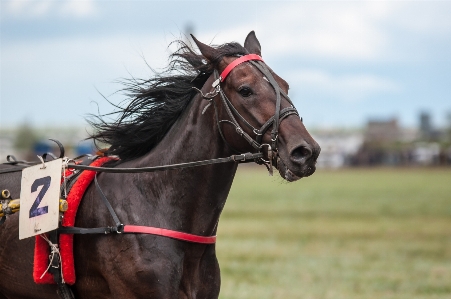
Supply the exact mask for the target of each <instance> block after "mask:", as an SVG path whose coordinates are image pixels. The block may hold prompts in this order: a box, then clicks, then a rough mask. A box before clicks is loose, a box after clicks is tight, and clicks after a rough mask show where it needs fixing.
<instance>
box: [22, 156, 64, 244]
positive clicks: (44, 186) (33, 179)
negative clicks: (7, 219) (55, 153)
mask: <svg viewBox="0 0 451 299" xmlns="http://www.w3.org/2000/svg"><path fill="white" fill-rule="evenodd" d="M61 171H62V159H57V160H53V161H50V162H46V163H45V168H43V166H42V163H41V164H39V165H36V166H32V167H28V168H25V169H23V170H22V183H21V190H20V212H19V239H20V240H22V239H25V238H28V237H32V236H35V235H40V234H42V233H46V232H49V231H52V230H55V229H57V228H58V217H59V197H60V185H61V184H60V182H61Z"/></svg>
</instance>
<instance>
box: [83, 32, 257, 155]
mask: <svg viewBox="0 0 451 299" xmlns="http://www.w3.org/2000/svg"><path fill="white" fill-rule="evenodd" d="M175 43H176V44H178V49H177V51H175V52H174V53H173V54H171V56H170V62H169V66H168V67H167V68H166V69H165V70H164V71H163V72H160V73H157V72H155V71H154V76H153V77H152V78H150V79H136V78H132V79H125V80H123V83H124V85H125V87H124V89H123V90H122V91H123V92H124V93H125V95H126V97H127V98H126V99H125V100H124V101H122V102H121V103H120V104H118V105H115V104H113V103H111V104H112V105H113V106H114V107H115V108H116V109H117V110H116V111H114V112H112V113H108V114H101V115H91V117H92V118H91V120H88V122H89V123H90V124H91V125H92V127H93V128H94V133H93V134H92V135H91V136H90V137H89V138H88V139H92V140H94V142H95V143H96V144H97V142H101V143H106V144H109V145H110V148H109V149H108V151H107V154H109V155H117V156H119V157H120V158H121V160H122V161H127V160H132V159H135V158H138V157H140V156H142V155H144V154H146V153H148V152H149V151H150V150H152V149H153V148H154V147H155V146H156V145H157V144H158V143H159V142H160V141H161V140H162V139H163V138H164V136H165V135H166V133H167V132H168V131H169V129H170V128H171V127H172V125H173V124H174V123H175V121H176V120H177V119H178V118H179V116H180V114H181V113H182V112H183V111H184V109H185V108H186V106H187V105H188V103H189V102H190V100H191V99H192V98H193V97H194V96H195V95H196V91H195V90H194V89H193V88H192V87H197V88H201V87H202V86H203V85H204V83H205V81H206V80H207V79H208V77H209V76H210V75H211V73H212V72H213V70H214V68H215V66H216V65H217V64H218V63H219V62H220V61H221V59H222V58H223V57H224V56H235V55H245V54H247V53H248V51H247V50H246V49H245V48H244V47H242V46H241V45H240V44H238V43H226V44H223V45H220V46H216V47H215V48H216V49H217V50H218V53H219V54H218V56H217V57H215V59H213V60H212V61H207V60H206V59H205V57H204V56H202V55H200V54H197V53H196V52H194V51H193V50H192V49H191V47H190V46H189V45H187V44H186V43H184V42H183V41H176V42H175ZM110 115H117V118H116V120H114V121H112V122H109V121H106V120H105V119H104V117H105V116H110Z"/></svg>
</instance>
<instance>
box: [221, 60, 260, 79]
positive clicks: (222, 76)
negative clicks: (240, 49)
mask: <svg viewBox="0 0 451 299" xmlns="http://www.w3.org/2000/svg"><path fill="white" fill-rule="evenodd" d="M249 60H260V61H263V59H262V58H261V57H260V56H259V55H257V54H248V55H244V56H241V57H240V58H238V59H235V60H234V61H232V63H230V64H229V65H228V66H227V67H226V68H225V69H224V70H223V71H222V73H221V76H220V77H221V82H223V81H224V80H225V78H226V77H227V75H228V74H229V73H230V72H231V71H232V70H233V69H234V68H235V67H236V66H237V65H239V64H241V63H243V62H246V61H249Z"/></svg>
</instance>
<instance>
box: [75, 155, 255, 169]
mask: <svg viewBox="0 0 451 299" xmlns="http://www.w3.org/2000/svg"><path fill="white" fill-rule="evenodd" d="M262 157H263V154H262V153H254V154H252V153H245V154H241V155H232V156H230V157H227V158H218V159H211V160H202V161H196V162H187V163H179V164H171V165H161V166H153V167H138V168H109V167H93V166H85V165H74V164H69V165H68V166H67V168H71V169H82V170H94V171H97V172H109V173H141V172H154V171H163V170H172V169H180V168H187V167H196V166H203V165H211V164H219V163H227V162H238V163H245V162H253V161H254V160H256V159H260V158H262Z"/></svg>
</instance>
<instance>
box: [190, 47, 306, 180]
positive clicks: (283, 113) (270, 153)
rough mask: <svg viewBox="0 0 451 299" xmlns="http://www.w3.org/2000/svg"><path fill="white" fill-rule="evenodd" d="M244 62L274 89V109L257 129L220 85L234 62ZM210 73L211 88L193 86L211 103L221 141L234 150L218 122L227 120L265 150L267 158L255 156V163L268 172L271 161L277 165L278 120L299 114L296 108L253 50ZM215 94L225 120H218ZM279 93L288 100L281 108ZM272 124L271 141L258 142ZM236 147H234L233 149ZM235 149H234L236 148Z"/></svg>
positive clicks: (259, 149) (242, 135) (238, 131)
mask: <svg viewBox="0 0 451 299" xmlns="http://www.w3.org/2000/svg"><path fill="white" fill-rule="evenodd" d="M244 62H250V63H251V64H252V65H253V66H255V67H256V68H257V69H258V70H259V71H260V72H261V73H262V74H263V79H265V80H266V81H268V83H269V84H270V85H271V86H272V88H273V89H274V91H275V93H276V110H275V113H274V115H273V116H272V117H270V118H269V119H268V120H267V121H266V122H265V123H264V124H263V125H262V126H261V127H260V129H257V128H255V127H254V126H252V125H251V124H250V123H249V122H248V121H247V120H246V119H245V118H244V117H243V116H242V115H241V114H240V113H239V112H238V110H237V109H236V108H235V107H234V106H233V104H232V103H231V102H230V100H229V99H228V97H227V95H226V94H225V92H224V90H223V89H222V88H221V83H223V82H224V81H225V79H226V78H227V76H228V75H229V74H230V72H232V70H233V69H234V68H235V67H237V66H238V65H240V64H242V63H244ZM214 77H215V81H214V82H213V84H212V88H213V89H212V90H211V91H210V92H208V93H206V94H203V93H202V91H200V90H199V89H197V88H195V89H196V90H197V91H198V92H199V93H200V94H201V96H202V98H203V99H205V100H207V101H210V104H211V103H213V104H214V107H215V114H216V121H217V126H218V130H219V133H220V135H221V137H222V139H223V140H224V142H225V143H226V144H227V145H228V146H229V147H230V148H232V149H233V150H235V149H234V148H233V147H232V146H231V145H230V144H229V142H227V140H226V138H225V136H224V133H223V130H222V127H221V124H222V123H229V124H232V125H233V126H234V127H235V131H236V132H237V133H238V134H239V135H240V136H241V137H243V138H244V139H245V140H246V141H247V142H248V143H249V144H250V145H251V146H252V147H253V148H254V149H255V150H256V151H257V152H260V153H263V150H264V148H266V150H267V160H264V159H263V158H259V159H257V161H256V162H257V163H259V164H265V165H266V167H267V168H268V171H269V173H270V174H271V175H272V173H273V169H272V166H273V163H274V164H275V166H276V168H277V162H278V154H277V140H278V137H279V126H280V123H281V122H282V120H283V119H284V118H286V117H288V116H289V115H292V114H295V115H297V116H299V114H298V112H297V110H296V108H294V105H293V102H292V101H291V100H290V98H289V97H288V95H287V94H286V93H285V92H284V91H283V90H282V89H281V88H280V86H279V84H278V83H277V81H276V80H275V79H274V76H273V75H272V74H271V71H270V70H269V69H268V68H267V66H266V65H265V63H264V62H263V59H262V58H261V57H260V56H259V55H257V54H247V55H244V56H240V57H238V58H237V59H235V60H234V61H232V62H231V63H230V64H229V65H228V66H227V67H226V68H225V69H224V70H223V71H222V73H221V75H219V74H218V71H217V70H216V69H215V70H214ZM218 94H219V96H220V98H221V101H222V103H223V105H224V107H225V110H226V112H227V114H228V116H229V118H230V119H228V120H219V118H218V112H217V107H216V103H215V102H214V99H215V98H216V97H217V95H218ZM282 96H283V97H284V98H285V99H286V100H287V101H288V102H289V103H290V104H291V106H290V107H287V108H284V109H282V110H281V109H280V108H281V101H282ZM210 104H208V105H207V106H206V107H205V108H204V111H203V112H202V113H204V112H205V110H206V109H207V108H208V107H209V105H210ZM235 116H236V117H237V118H239V119H240V120H241V121H242V123H243V124H245V125H246V126H247V127H248V128H249V129H250V130H251V131H252V133H253V134H255V138H252V137H251V136H250V135H249V134H248V133H246V132H245V131H244V130H243V128H242V127H241V125H240V124H239V123H238V121H237V119H236V117H235ZM271 126H272V131H271V143H270V144H269V143H262V139H263V135H264V134H265V133H266V131H267V130H268V129H269V128H270V127H271ZM235 151H237V150H235ZM237 152H238V151H237Z"/></svg>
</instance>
